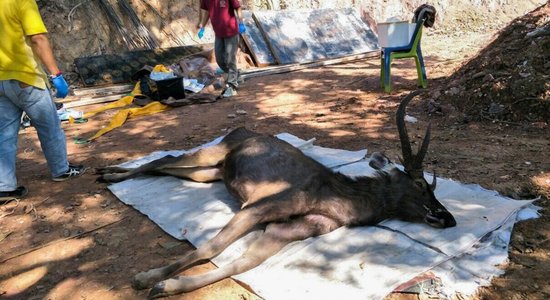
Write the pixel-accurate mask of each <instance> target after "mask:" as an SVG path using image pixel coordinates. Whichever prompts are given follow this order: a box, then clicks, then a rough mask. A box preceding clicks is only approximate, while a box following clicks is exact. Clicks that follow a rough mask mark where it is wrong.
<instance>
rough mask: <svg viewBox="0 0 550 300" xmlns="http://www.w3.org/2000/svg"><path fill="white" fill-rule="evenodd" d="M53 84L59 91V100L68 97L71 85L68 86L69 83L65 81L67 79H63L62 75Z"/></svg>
mask: <svg viewBox="0 0 550 300" xmlns="http://www.w3.org/2000/svg"><path fill="white" fill-rule="evenodd" d="M52 83H53V86H54V87H55V89H56V90H57V93H56V94H55V96H56V97H57V98H65V97H67V95H68V94H69V84H67V81H65V78H63V75H62V74H60V75H58V76H57V77H55V78H53V79H52Z"/></svg>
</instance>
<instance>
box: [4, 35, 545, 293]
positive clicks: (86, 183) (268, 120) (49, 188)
mask: <svg viewBox="0 0 550 300" xmlns="http://www.w3.org/2000/svg"><path fill="white" fill-rule="evenodd" d="M493 33H494V31H487V32H467V31H465V32H464V33H463V34H461V35H449V34H446V33H445V32H435V33H434V32H431V33H430V32H428V33H427V34H426V36H425V37H424V39H423V45H424V53H425V60H426V66H427V72H428V78H429V88H428V93H426V95H424V96H422V97H418V98H417V99H416V100H415V101H414V102H413V103H411V105H409V109H408V111H409V114H410V115H413V116H415V117H416V118H418V119H419V122H418V123H417V124H416V125H415V126H410V125H409V133H410V135H411V137H413V138H414V140H415V141H419V140H420V138H421V137H422V136H423V132H424V130H425V128H426V126H427V124H428V122H431V123H432V136H433V138H432V141H431V144H430V150H429V152H428V157H427V158H426V163H427V164H426V169H428V170H429V169H436V170H437V173H438V175H440V176H443V177H447V178H452V179H455V180H459V181H461V182H465V183H477V184H480V185H482V186H483V187H485V188H488V189H493V190H497V191H499V192H500V193H502V194H504V195H506V196H510V197H512V198H517V199H527V198H533V197H536V196H541V200H539V201H538V202H537V204H538V205H540V206H541V207H542V210H541V212H542V216H541V217H540V218H539V219H536V220H529V221H525V222H521V223H519V224H517V225H516V227H515V230H514V233H513V238H512V243H511V248H510V261H509V263H507V264H506V265H504V266H502V267H503V268H504V269H505V270H506V274H505V275H503V276H501V277H499V278H496V279H495V280H494V281H493V284H492V286H491V287H488V288H484V289H482V290H481V291H480V293H479V295H477V296H476V298H477V299H547V298H548V297H550V282H549V281H548V278H550V242H549V240H550V214H549V211H548V208H549V207H550V205H549V201H548V199H549V196H550V174H549V171H550V159H549V156H548V149H549V146H550V133H549V132H550V131H549V130H548V124H547V123H545V122H521V123H509V122H500V121H498V120H496V121H493V122H489V121H483V120H481V121H476V120H473V121H469V122H464V121H463V120H462V118H461V117H460V116H462V112H459V111H458V110H457V109H456V108H454V106H452V105H451V103H450V102H441V103H439V104H440V107H441V110H440V111H438V112H436V113H432V114H429V113H428V109H429V99H430V96H429V95H431V93H432V92H434V91H436V90H441V89H445V88H446V87H447V85H446V84H447V83H446V80H447V78H448V77H449V76H450V75H451V74H453V73H454V72H455V71H456V70H458V69H460V68H461V66H463V64H464V63H465V62H467V61H468V60H469V59H471V58H474V57H475V56H476V55H477V53H478V51H480V50H481V49H483V48H484V47H485V46H487V45H488V44H489V42H490V41H492V34H493ZM449 45H456V47H452V49H451V48H450V47H449ZM392 73H393V92H392V93H391V94H385V93H383V92H382V90H381V89H380V87H379V62H378V60H377V59H371V60H360V61H357V62H353V63H348V64H341V65H332V66H326V67H323V68H312V69H305V70H301V71H297V72H292V73H287V74H280V75H273V76H266V77H257V78H252V79H250V80H248V81H246V82H245V83H244V84H243V85H242V88H241V89H240V90H239V94H238V96H236V97H234V98H232V99H225V100H220V101H218V102H216V103H210V104H199V105H190V106H184V107H180V108H174V109H171V110H169V111H166V112H163V113H160V114H156V115H151V116H146V117H140V118H137V119H133V120H129V121H128V122H127V123H126V124H124V126H123V127H121V128H119V129H116V130H114V131H113V132H111V133H108V134H106V135H105V136H102V137H100V138H99V139H98V140H96V141H95V142H93V143H90V144H86V145H78V144H75V143H74V142H73V139H74V138H76V137H80V136H89V135H91V134H93V133H94V132H96V131H97V130H98V129H100V128H101V127H102V126H104V125H106V124H107V122H108V120H109V118H110V117H111V116H113V115H114V113H115V112H114V111H108V112H105V113H102V114H99V115H97V116H96V117H94V118H92V119H90V120H89V122H87V123H84V124H68V123H65V124H64V125H63V127H64V129H65V130H66V134H67V140H68V149H69V153H70V158H71V161H73V162H75V163H83V164H85V165H86V166H89V167H91V168H94V167H100V166H106V165H111V164H117V163H120V162H124V161H127V160H131V159H135V158H138V157H141V156H143V155H147V154H149V153H150V152H153V151H156V150H172V149H189V148H192V147H194V146H198V145H200V144H202V143H204V142H207V141H210V140H212V139H213V138H215V137H217V136H220V135H223V134H224V133H226V132H227V130H230V129H232V128H236V127H238V126H247V127H248V128H250V129H254V130H257V131H259V132H264V133H270V134H275V133H279V132H289V133H292V134H294V135H296V136H299V137H302V138H305V139H309V138H312V137H315V138H316V139H317V141H316V143H317V144H318V145H322V146H326V147H335V148H344V149H349V150H357V149H360V148H367V149H369V151H370V152H373V151H386V153H387V154H388V155H389V156H390V157H392V158H395V157H396V156H397V155H398V154H399V153H400V148H399V141H398V137H397V133H396V126H395V124H394V121H393V117H394V112H395V109H396V107H397V105H398V103H399V100H400V99H401V98H402V97H403V95H405V94H406V93H407V92H408V91H410V90H412V89H414V88H415V80H416V77H415V76H416V73H415V69H414V67H413V63H412V61H398V62H396V63H395V64H394V67H393V70H392ZM93 108H94V106H88V107H81V109H82V110H84V111H86V110H91V109H93ZM237 110H244V111H246V114H244V115H242V114H238V115H237V116H236V117H234V118H232V117H230V116H229V115H231V114H235V113H236V111H237ZM19 138H20V142H19V147H20V151H19V154H18V169H17V172H18V178H19V181H20V183H21V184H24V185H26V186H27V187H28V188H29V190H30V193H29V195H28V197H27V198H25V199H24V200H22V201H21V202H19V203H15V202H12V203H9V204H7V205H4V206H2V207H1V208H0V226H1V229H0V266H1V267H0V298H2V299H4V298H5V299H141V298H144V297H145V296H146V292H145V291H135V290H133V289H132V288H131V287H130V280H131V278H132V277H133V275H134V274H136V273H138V272H140V271H143V270H147V269H149V268H152V267H157V266H159V265H163V264H166V263H167V262H169V261H172V260H174V259H176V258H178V257H180V256H181V255H182V254H183V253H185V252H186V251H189V250H190V249H192V246H191V245H190V244H188V243H187V242H180V241H177V240H175V239H173V238H171V237H169V236H168V235H167V234H165V233H164V232H162V231H161V230H160V229H159V228H158V227H157V226H155V224H153V223H152V222H151V221H149V220H148V219H147V218H146V217H145V216H143V215H141V214H140V213H138V212H137V211H135V210H134V209H132V208H131V207H128V206H126V205H124V204H123V203H121V202H120V201H118V200H117V199H116V198H115V197H114V196H113V195H112V194H111V193H110V192H109V191H108V190H107V189H106V185H105V184H101V183H96V182H95V179H96V177H97V175H94V174H93V172H92V170H90V171H89V172H88V173H87V174H85V175H84V176H82V177H81V178H77V179H74V180H71V181H68V182H63V183H53V182H52V181H51V180H50V177H49V174H48V172H47V168H46V165H45V160H44V158H43V155H42V153H41V150H40V146H39V141H38V139H37V136H36V133H35V131H34V129H32V128H30V129H26V130H25V131H23V132H22V133H21V134H20V136H19ZM213 267H214V266H213V265H212V264H210V263H208V264H204V265H200V266H197V267H195V268H192V269H190V270H189V271H187V272H186V273H187V274H195V273H201V272H204V271H205V270H208V269H211V268H213ZM410 297H411V296H410V295H409V296H403V295H393V296H392V298H393V299H395V298H397V299H411V298H410ZM413 297H415V299H416V296H413ZM257 298H258V297H257V296H256V295H254V294H253V293H251V292H249V291H248V290H247V289H246V288H245V287H243V286H242V285H240V284H238V283H237V282H235V281H233V280H229V279H228V280H223V281H221V282H219V283H216V284H213V285H211V286H208V287H205V288H202V289H199V290H197V291H195V292H192V293H189V294H187V295H185V296H174V297H171V298H170V299H257Z"/></svg>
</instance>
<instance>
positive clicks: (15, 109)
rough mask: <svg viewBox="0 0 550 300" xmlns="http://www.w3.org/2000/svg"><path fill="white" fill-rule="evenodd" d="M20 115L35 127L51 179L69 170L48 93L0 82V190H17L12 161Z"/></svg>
mask: <svg viewBox="0 0 550 300" xmlns="http://www.w3.org/2000/svg"><path fill="white" fill-rule="evenodd" d="M23 112H25V113H27V115H28V116H29V117H30V118H31V124H32V125H33V126H34V128H36V131H37V133H38V138H39V140H40V146H41V147H42V152H43V153H44V156H45V157H46V161H47V162H48V167H49V169H50V172H51V174H52V176H54V177H55V176H60V175H61V174H63V173H65V172H66V171H67V169H68V168H69V162H68V161H67V144H66V140H65V133H64V132H63V129H62V128H61V122H60V121H59V117H58V116H57V110H56V108H55V103H54V102H53V99H52V97H51V95H50V91H49V90H47V89H45V90H42V89H39V88H36V87H33V86H28V85H25V84H23V83H20V82H19V81H17V80H0V191H13V190H15V189H16V188H17V179H16V176H15V161H16V158H17V138H18V133H19V126H20V124H21V116H22V115H23Z"/></svg>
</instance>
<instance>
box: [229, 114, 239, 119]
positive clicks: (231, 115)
mask: <svg viewBox="0 0 550 300" xmlns="http://www.w3.org/2000/svg"><path fill="white" fill-rule="evenodd" d="M227 117H228V118H229V119H235V118H236V117H237V115H236V114H228V115H227Z"/></svg>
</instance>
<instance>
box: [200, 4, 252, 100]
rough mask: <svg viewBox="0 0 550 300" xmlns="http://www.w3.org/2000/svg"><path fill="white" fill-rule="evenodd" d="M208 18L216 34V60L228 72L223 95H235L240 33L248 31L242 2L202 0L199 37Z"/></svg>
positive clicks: (237, 84) (237, 85)
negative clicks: (242, 10) (243, 16)
mask: <svg viewBox="0 0 550 300" xmlns="http://www.w3.org/2000/svg"><path fill="white" fill-rule="evenodd" d="M208 20H210V22H211V23H212V28H213V29H214V34H215V36H216V39H215V41H214V53H215V55H216V61H217V63H218V66H220V68H221V69H222V70H223V71H224V72H225V73H226V74H227V80H226V87H225V90H224V91H223V92H222V95H221V96H222V97H231V96H235V95H237V88H238V87H239V83H238V77H239V70H238V69H237V49H238V47H239V33H243V32H245V31H246V28H245V26H244V23H243V22H242V15H241V4H240V3H239V1H238V0H201V5H200V20H199V23H198V25H197V28H198V29H199V38H202V35H203V34H204V26H206V23H207V22H208Z"/></svg>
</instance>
